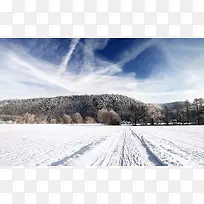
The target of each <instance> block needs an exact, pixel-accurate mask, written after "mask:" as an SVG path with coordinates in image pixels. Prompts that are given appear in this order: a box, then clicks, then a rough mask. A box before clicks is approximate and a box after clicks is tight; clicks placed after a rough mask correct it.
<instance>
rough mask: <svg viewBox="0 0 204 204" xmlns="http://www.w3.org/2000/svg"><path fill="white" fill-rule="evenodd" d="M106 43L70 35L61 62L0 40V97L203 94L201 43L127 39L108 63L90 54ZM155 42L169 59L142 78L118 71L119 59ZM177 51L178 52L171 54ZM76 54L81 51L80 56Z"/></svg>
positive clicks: (152, 98) (156, 98) (151, 98)
mask: <svg viewBox="0 0 204 204" xmlns="http://www.w3.org/2000/svg"><path fill="white" fill-rule="evenodd" d="M107 43H108V40H107V39H105V40H103V41H101V42H100V41H99V40H94V39H87V40H86V41H85V43H84V44H82V43H80V42H79V41H78V40H74V41H73V43H72V44H71V49H69V51H68V52H67V55H66V56H65V57H64V58H63V59H62V64H61V65H60V66H56V65H55V64H52V63H51V62H47V61H43V60H41V59H39V58H35V57H34V56H30V55H29V54H28V53H27V52H26V51H25V50H24V49H23V48H22V47H21V48H19V47H15V45H13V46H12V49H11V48H8V47H7V48H6V47H5V46H1V47H0V58H1V61H0V100H3V99H11V98H31V97H51V96H59V95H70V94H102V93H111V94H112V93H114V94H116V93H117V94H124V95H127V96H130V97H133V98H136V99H138V100H142V101H144V102H166V101H175V100H185V99H190V100H192V99H193V98H195V97H203V95H202V94H203V92H204V88H203V87H204V70H203V65H204V57H203V56H202V55H203V54H202V49H198V50H196V49H195V46H193V45H190V46H187V45H186V44H182V43H180V44H178V43H175V42H174V43H173V42H171V43H170V44H169V43H167V42H166V41H165V40H160V39H153V40H149V41H147V42H146V43H144V44H142V45H141V46H139V47H135V46H134V45H132V48H130V49H129V50H128V51H126V52H124V53H121V55H120V61H119V62H118V63H117V64H113V63H111V62H109V61H107V60H105V59H102V58H101V57H99V56H97V55H96V54H95V50H96V49H103V48H104V47H105V46H106V45H107ZM155 45H156V46H158V47H159V48H160V49H161V50H163V53H164V54H165V56H166V58H167V59H168V60H167V64H166V65H165V66H164V67H157V68H156V69H155V70H156V71H155V72H153V73H152V74H151V76H150V77H149V78H148V79H145V80H142V81H141V80H139V79H137V77H135V73H129V74H125V73H124V72H123V69H122V65H123V64H125V63H127V62H128V61H130V60H132V59H135V58H136V57H137V56H138V55H139V54H140V53H142V52H143V51H144V50H145V49H147V48H149V47H151V46H155ZM182 46H184V48H185V49H183V50H185V54H186V52H187V53H191V54H190V56H188V55H184V56H183V55H182ZM192 46H193V47H192ZM176 51H178V53H179V56H175V53H176ZM192 52H193V54H192ZM78 55H83V56H82V57H83V61H80V60H79V59H80V57H79V56H78ZM77 56H78V58H77ZM185 56H187V57H185ZM192 56H193V57H192ZM184 58H185V60H183V59H184ZM147 60H148V59H147ZM150 63H151V62H150ZM158 70H159V71H158ZM59 73H60V74H59ZM136 76H137V73H136Z"/></svg>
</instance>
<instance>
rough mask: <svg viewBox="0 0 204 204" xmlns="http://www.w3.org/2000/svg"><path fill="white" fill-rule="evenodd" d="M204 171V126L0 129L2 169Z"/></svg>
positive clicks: (17, 125) (91, 126)
mask: <svg viewBox="0 0 204 204" xmlns="http://www.w3.org/2000/svg"><path fill="white" fill-rule="evenodd" d="M39 165H43V166H60V165H63V166H81V167H85V166H155V165H156V166H166V165H179V166H183V165H185V166H186V165H187V166H188V165H190V166H198V165H200V166H204V126H136V127H135V126H104V125H97V124H94V125H60V124H59V125H56V124H55V125H54V124H43V125H39V124H38V125H37V124H36V125H34V124H33V125H28V124H24V125H22V124H21V125H20V124H1V125H0V166H39Z"/></svg>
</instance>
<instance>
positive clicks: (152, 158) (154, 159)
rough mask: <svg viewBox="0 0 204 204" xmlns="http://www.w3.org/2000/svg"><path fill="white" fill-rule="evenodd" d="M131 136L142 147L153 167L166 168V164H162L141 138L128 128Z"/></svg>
mask: <svg viewBox="0 0 204 204" xmlns="http://www.w3.org/2000/svg"><path fill="white" fill-rule="evenodd" d="M129 129H130V131H131V133H132V136H133V137H135V138H136V139H137V140H138V141H139V142H140V144H141V145H142V147H143V148H144V149H145V151H146V154H147V156H148V159H149V161H150V162H151V163H152V164H154V165H155V166H167V164H165V163H164V162H162V161H161V160H160V159H159V158H158V157H157V156H156V155H155V154H154V153H153V152H152V151H151V150H150V149H149V147H148V146H147V144H146V142H145V141H144V138H143V136H141V138H140V137H139V136H138V135H137V134H136V133H135V132H134V131H133V130H132V129H131V128H129Z"/></svg>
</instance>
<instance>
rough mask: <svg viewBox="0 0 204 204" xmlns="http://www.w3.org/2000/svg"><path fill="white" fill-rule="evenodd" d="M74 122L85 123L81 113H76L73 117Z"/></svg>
mask: <svg viewBox="0 0 204 204" xmlns="http://www.w3.org/2000/svg"><path fill="white" fill-rule="evenodd" d="M72 120H73V121H74V123H83V122H84V121H83V118H82V117H81V115H80V113H74V114H73V115H72Z"/></svg>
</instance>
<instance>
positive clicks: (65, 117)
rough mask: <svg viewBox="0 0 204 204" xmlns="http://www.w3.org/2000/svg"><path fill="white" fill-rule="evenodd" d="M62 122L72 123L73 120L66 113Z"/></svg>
mask: <svg viewBox="0 0 204 204" xmlns="http://www.w3.org/2000/svg"><path fill="white" fill-rule="evenodd" d="M61 122H62V123H64V124H72V123H73V120H72V118H71V117H70V116H69V115H66V114H64V115H63V116H62V121H61Z"/></svg>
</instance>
